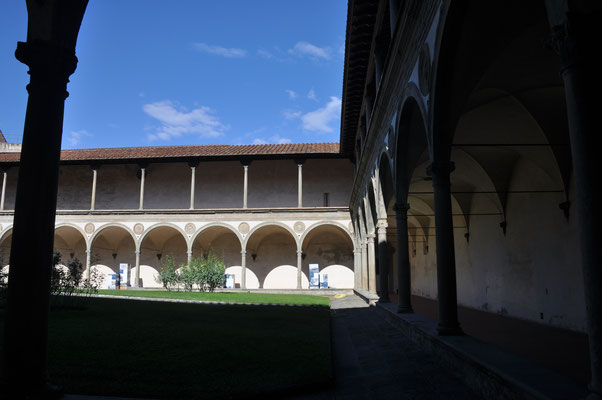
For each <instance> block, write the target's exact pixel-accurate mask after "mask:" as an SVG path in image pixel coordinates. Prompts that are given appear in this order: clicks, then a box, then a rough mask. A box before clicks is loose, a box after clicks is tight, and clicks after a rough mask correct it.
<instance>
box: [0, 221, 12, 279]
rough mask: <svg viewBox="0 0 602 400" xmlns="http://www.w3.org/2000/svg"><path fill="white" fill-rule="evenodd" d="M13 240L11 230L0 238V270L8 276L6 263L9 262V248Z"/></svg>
mask: <svg viewBox="0 0 602 400" xmlns="http://www.w3.org/2000/svg"><path fill="white" fill-rule="evenodd" d="M12 240H13V230H12V228H10V229H7V230H6V231H4V233H3V234H2V236H1V237H0V268H2V272H3V273H4V274H8V263H9V260H10V246H11V242H12Z"/></svg>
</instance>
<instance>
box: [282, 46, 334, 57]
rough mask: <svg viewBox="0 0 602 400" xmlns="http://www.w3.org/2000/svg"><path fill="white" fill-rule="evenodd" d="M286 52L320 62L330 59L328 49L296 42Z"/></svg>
mask: <svg viewBox="0 0 602 400" xmlns="http://www.w3.org/2000/svg"><path fill="white" fill-rule="evenodd" d="M288 52H289V53H290V54H292V55H295V56H298V57H309V58H313V59H322V60H329V59H330V48H328V47H318V46H316V45H313V44H311V43H308V42H297V44H295V46H294V47H293V48H292V49H290V50H289V51H288Z"/></svg>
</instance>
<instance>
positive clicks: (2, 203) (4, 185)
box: [0, 168, 8, 211]
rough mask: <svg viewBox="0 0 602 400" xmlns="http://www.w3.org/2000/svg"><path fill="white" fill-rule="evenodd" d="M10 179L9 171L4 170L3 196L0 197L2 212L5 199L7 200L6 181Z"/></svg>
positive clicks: (0, 209)
mask: <svg viewBox="0 0 602 400" xmlns="http://www.w3.org/2000/svg"><path fill="white" fill-rule="evenodd" d="M7 177H8V169H6V168H2V196H1V197H0V211H4V199H5V198H6V179H7Z"/></svg>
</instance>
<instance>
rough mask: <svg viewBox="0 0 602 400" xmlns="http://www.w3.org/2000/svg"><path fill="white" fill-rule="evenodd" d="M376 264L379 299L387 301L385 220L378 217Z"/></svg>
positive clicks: (387, 279) (387, 260)
mask: <svg viewBox="0 0 602 400" xmlns="http://www.w3.org/2000/svg"><path fill="white" fill-rule="evenodd" d="M376 232H377V239H378V266H379V272H380V293H379V297H380V299H379V301H381V302H383V303H388V302H389V251H388V249H387V220H386V219H384V218H383V219H379V220H378V225H377V230H376Z"/></svg>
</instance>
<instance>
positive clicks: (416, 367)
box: [290, 295, 480, 400]
mask: <svg viewBox="0 0 602 400" xmlns="http://www.w3.org/2000/svg"><path fill="white" fill-rule="evenodd" d="M331 308H332V317H333V318H332V334H333V356H334V372H335V385H334V387H333V388H332V389H330V390H328V391H326V392H322V393H316V394H308V395H300V396H291V397H290V399H295V400H322V399H324V400H326V399H378V400H381V399H382V400H386V399H400V400H401V399H403V400H406V399H408V400H409V399H463V400H471V399H479V398H480V397H478V396H477V395H476V394H475V393H473V392H472V391H471V389H470V388H469V387H468V386H466V385H465V384H464V383H463V382H462V381H461V380H460V379H459V378H457V377H456V376H454V375H453V374H452V373H451V372H450V371H449V370H446V369H445V368H444V367H443V366H442V365H440V364H439V363H438V362H437V361H436V359H435V358H434V357H433V356H432V355H431V354H429V353H427V352H425V351H424V350H421V349H420V348H419V347H418V346H417V345H416V343H414V342H412V341H411V340H410V339H408V338H407V337H405V336H404V335H403V334H402V333H401V332H400V330H399V329H398V328H395V327H393V325H391V324H389V323H388V322H386V321H385V319H384V318H383V317H382V316H381V315H380V314H379V313H377V312H375V310H374V308H373V307H368V306H367V304H366V303H365V302H364V301H363V300H361V299H360V298H359V297H357V296H354V295H349V296H346V297H343V298H340V299H334V300H333V301H332V303H331Z"/></svg>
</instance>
